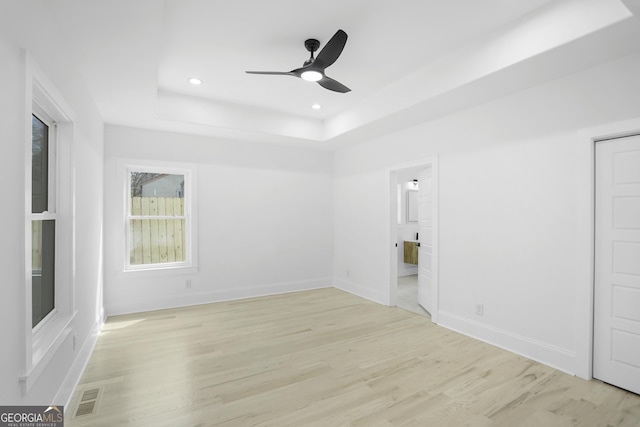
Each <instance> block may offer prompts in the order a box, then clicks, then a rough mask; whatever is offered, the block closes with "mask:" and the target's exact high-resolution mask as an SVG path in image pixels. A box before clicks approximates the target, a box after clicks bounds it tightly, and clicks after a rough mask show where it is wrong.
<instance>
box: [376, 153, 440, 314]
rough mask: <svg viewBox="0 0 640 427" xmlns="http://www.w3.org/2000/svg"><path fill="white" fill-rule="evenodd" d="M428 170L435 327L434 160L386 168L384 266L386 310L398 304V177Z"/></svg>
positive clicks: (435, 220)
mask: <svg viewBox="0 0 640 427" xmlns="http://www.w3.org/2000/svg"><path fill="white" fill-rule="evenodd" d="M429 167H430V168H431V185H432V193H433V207H432V209H433V253H432V264H433V266H432V268H433V276H432V282H431V297H432V301H433V306H432V307H431V309H432V310H431V311H432V312H431V313H430V314H431V321H432V322H433V323H438V312H439V300H438V295H439V283H440V281H439V250H440V244H439V240H438V236H439V230H438V228H439V227H438V226H439V218H438V185H439V184H438V156H433V157H428V158H423V159H419V160H413V161H410V162H406V163H401V164H397V165H395V166H392V167H389V168H387V176H388V182H389V192H388V202H387V206H388V207H389V209H388V210H387V224H388V229H387V233H388V236H387V237H388V238H387V242H388V248H389V250H388V251H387V253H388V265H389V286H388V293H387V295H388V301H389V305H390V306H396V305H397V303H398V294H397V291H398V248H397V247H396V243H398V239H397V232H396V227H397V225H398V224H397V221H396V219H397V209H398V199H397V194H398V174H399V173H400V172H403V171H406V170H408V169H426V168H429Z"/></svg>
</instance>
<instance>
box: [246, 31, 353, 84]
mask: <svg viewBox="0 0 640 427" xmlns="http://www.w3.org/2000/svg"><path fill="white" fill-rule="evenodd" d="M346 43H347V33H345V32H344V31H342V30H338V31H337V32H336V33H335V34H334V35H333V37H331V40H329V41H328V42H327V44H326V45H325V46H324V47H323V48H322V50H321V51H320V52H319V53H318V56H316V57H315V58H314V56H313V53H314V52H315V51H317V50H318V48H319V47H320V42H319V41H318V40H316V39H308V40H306V41H305V42H304V47H306V48H307V50H308V51H309V52H311V57H310V58H309V59H307V60H306V61H305V62H304V64H303V65H302V67H300V68H296V69H295V70H291V71H247V74H267V75H275V76H294V77H300V78H302V79H304V80H307V81H310V82H318V84H319V85H320V86H322V87H323V88H325V89H329V90H332V91H334V92H340V93H346V92H349V91H351V89H349V88H348V87H346V86H345V85H343V84H342V83H340V82H338V81H336V80H334V79H332V78H331V77H327V75H326V74H325V73H324V70H325V69H326V68H327V67H329V66H330V65H331V64H333V63H334V62H336V59H338V57H339V56H340V54H341V53H342V49H344V45H345V44H346Z"/></svg>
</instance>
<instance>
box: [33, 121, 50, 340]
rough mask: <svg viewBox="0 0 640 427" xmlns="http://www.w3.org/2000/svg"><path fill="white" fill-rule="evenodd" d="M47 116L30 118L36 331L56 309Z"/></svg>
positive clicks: (34, 316) (34, 321)
mask: <svg viewBox="0 0 640 427" xmlns="http://www.w3.org/2000/svg"><path fill="white" fill-rule="evenodd" d="M52 126H53V123H52V121H50V120H47V119H46V118H45V116H44V115H40V117H39V116H38V115H36V114H33V115H32V118H31V168H32V169H31V213H32V216H31V237H32V248H31V287H32V289H31V307H32V311H31V322H32V327H33V328H35V327H36V326H37V325H38V324H39V323H40V322H41V321H42V320H43V319H45V318H46V317H47V316H48V315H49V314H50V313H52V312H53V311H54V309H55V250H56V245H55V234H56V231H55V230H56V214H55V206H54V203H53V202H54V194H52V193H53V192H54V191H53V190H52V187H53V186H52V184H53V179H52V175H53V174H52V172H53V169H54V168H53V162H52V161H51V157H52V156H51V154H52V153H53V152H54V144H53V143H52V140H53V138H51V137H52V136H53V135H54V134H55V132H54V129H52Z"/></svg>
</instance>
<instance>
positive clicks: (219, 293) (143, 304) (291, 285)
mask: <svg viewBox="0 0 640 427" xmlns="http://www.w3.org/2000/svg"><path fill="white" fill-rule="evenodd" d="M330 287H331V278H321V279H312V280H300V281H295V282H281V283H268V284H263V285H256V286H251V287H244V288H230V289H224V290H216V291H210V292H200V293H191V292H189V293H184V294H178V295H161V296H159V297H158V296H156V298H155V299H151V298H149V299H148V300H146V301H139V300H138V301H122V302H119V303H111V304H109V305H108V306H107V307H106V312H107V315H108V316H115V315H120V314H130V313H141V312H146V311H154V310H164V309H168V308H177V307H189V306H193V305H201V304H211V303H215V302H222V301H232V300H239V299H246V298H256V297H263V296H269V295H279V294H287V293H291V292H301V291H309V290H312V289H320V288H330Z"/></svg>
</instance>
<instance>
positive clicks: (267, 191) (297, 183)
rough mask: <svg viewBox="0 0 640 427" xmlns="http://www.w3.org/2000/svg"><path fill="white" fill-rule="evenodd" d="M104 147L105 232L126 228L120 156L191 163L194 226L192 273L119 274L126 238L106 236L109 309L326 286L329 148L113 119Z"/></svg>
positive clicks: (328, 279)
mask: <svg viewBox="0 0 640 427" xmlns="http://www.w3.org/2000/svg"><path fill="white" fill-rule="evenodd" d="M105 147H106V148H105V155H106V163H105V167H106V175H105V178H106V187H105V197H106V199H105V203H106V205H105V215H106V218H105V233H106V235H107V236H117V235H122V230H123V200H124V196H123V194H122V191H123V190H122V186H121V185H120V178H121V177H120V176H119V175H118V174H119V171H118V167H117V163H118V159H151V160H158V161H174V162H185V163H194V164H195V165H196V166H197V180H198V182H197V186H198V190H197V191H198V230H199V232H198V252H199V256H198V258H199V259H198V263H199V269H198V271H197V272H196V273H193V274H184V273H179V272H178V273H174V274H165V275H162V276H158V275H148V274H144V273H123V272H122V271H123V262H122V260H123V259H124V252H123V251H124V245H123V242H121V241H120V240H118V239H106V241H105V307H106V310H107V313H108V314H117V313H128V312H135V311H145V310H152V309H159V308H165V307H174V306H181V305H192V304H203V303H208V302H213V301H220V300H227V299H236V298H245V297H253V296H259V295H267V294H274V293H282V292H291V291H298V290H304V289H310V288H317V287H326V286H331V283H332V274H333V273H332V259H333V252H332V250H333V200H332V194H331V193H332V190H333V187H332V182H333V180H332V167H333V165H332V159H333V156H332V154H331V153H330V152H324V151H316V150H304V149H297V148H291V147H284V146H282V147H281V146H270V145H261V144H250V143H241V142H232V141H220V140H215V139H211V138H207V137H198V136H190V135H180V134H172V133H167V132H154V131H144V130H139V129H133V128H125V127H117V126H107V127H106V132H105ZM185 280H191V285H192V286H191V288H190V289H188V288H186V287H185Z"/></svg>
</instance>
